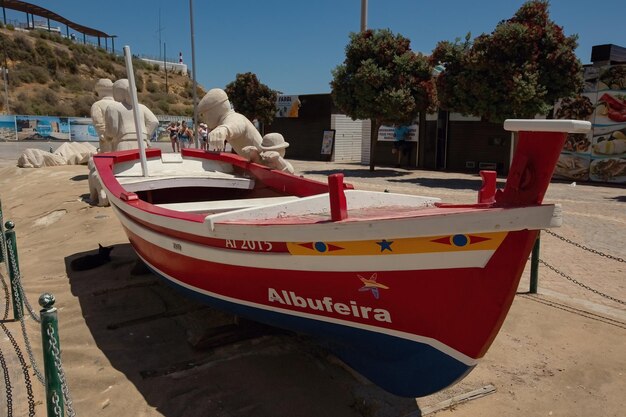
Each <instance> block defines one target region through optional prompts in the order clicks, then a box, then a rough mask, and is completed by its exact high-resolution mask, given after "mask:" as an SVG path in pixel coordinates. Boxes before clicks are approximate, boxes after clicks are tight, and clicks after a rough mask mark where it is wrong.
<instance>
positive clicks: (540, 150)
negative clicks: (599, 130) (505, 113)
mask: <svg viewBox="0 0 626 417" xmlns="http://www.w3.org/2000/svg"><path fill="white" fill-rule="evenodd" d="M504 129H506V130H509V131H517V132H519V140H518V144H517V148H516V149H515V155H514V156H513V162H512V163H511V168H510V169H509V175H508V177H507V180H506V186H505V187H504V190H502V191H498V192H497V193H496V205H498V206H502V207H511V206H513V207H515V206H527V205H535V204H541V202H542V201H543V197H544V195H545V193H546V190H547V189H548V184H550V180H551V178H552V173H553V172H554V168H555V167H556V162H557V161H558V159H559V155H560V154H561V150H562V149H563V144H564V143H565V139H566V137H567V134H568V133H586V132H588V131H589V130H590V129H591V124H590V123H589V122H583V121H580V120H534V119H530V120H506V121H505V122H504Z"/></svg>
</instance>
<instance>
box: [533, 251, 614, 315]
mask: <svg viewBox="0 0 626 417" xmlns="http://www.w3.org/2000/svg"><path fill="white" fill-rule="evenodd" d="M539 262H541V263H542V264H543V265H545V266H546V267H548V269H551V270H553V271H554V272H556V273H557V274H559V275H560V276H562V277H563V278H565V279H566V280H568V281H571V282H573V283H574V284H576V285H578V286H580V287H582V288H584V289H586V290H588V291H591V292H593V293H595V294H598V295H599V296H600V297H604V298H606V299H608V300H611V301H615V302H616V303H620V304H624V305H626V301H622V300H619V299H617V298H615V297H611V296H610V295H607V294H604V293H602V292H600V291H598V290H596V289H594V288H591V287H589V286H588V285H585V284H583V283H582V282H580V281H578V280H576V279H574V278H572V277H570V276H568V275H567V274H565V273H564V272H561V271H559V270H558V269H556V268H555V267H553V266H552V265H550V264H548V263H547V262H546V261H544V260H543V259H539Z"/></svg>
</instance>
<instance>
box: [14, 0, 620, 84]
mask: <svg viewBox="0 0 626 417" xmlns="http://www.w3.org/2000/svg"><path fill="white" fill-rule="evenodd" d="M30 2H31V3H33V4H36V5H39V6H41V7H45V8H47V9H49V10H51V11H53V12H55V13H57V14H59V15H61V16H64V17H65V18H67V19H69V20H72V21H74V22H76V23H79V24H82V25H85V26H89V27H92V28H95V29H99V30H102V31H104V32H106V33H109V34H114V35H117V39H116V40H115V48H116V49H118V50H121V49H122V47H123V46H124V45H129V46H130V47H131V50H132V52H133V53H135V54H146V55H153V56H159V55H160V47H159V45H160V44H159V30H158V29H159V19H160V26H161V31H160V39H161V43H163V42H165V43H166V48H167V56H168V57H171V58H177V57H178V52H182V53H183V59H184V61H185V63H187V64H188V65H189V66H190V67H191V35H190V19H189V1H188V0H178V1H175V0H126V1H120V0H108V1H106V2H104V1H85V0H57V1H54V2H50V1H41V0H38V1H37V0H32V1H30ZM521 4H523V1H510V0H479V1H467V0H446V1H440V2H434V1H432V0H431V1H421V0H369V1H368V5H369V10H368V27H369V28H372V29H382V28H388V29H391V31H393V32H394V33H400V34H402V35H403V36H405V37H407V38H409V39H410V40H411V47H412V49H413V50H414V51H419V52H422V53H425V54H430V52H431V51H432V50H433V48H434V47H435V45H436V44H437V42H438V41H441V40H449V41H454V39H455V38H463V37H464V36H465V34H466V33H467V32H471V33H472V37H475V36H477V35H479V34H481V33H489V32H491V31H492V30H493V29H494V28H495V26H496V24H497V23H498V22H499V21H500V20H503V19H508V18H510V17H511V16H512V15H513V13H515V11H516V10H517V9H518V8H519V6H520V5H521ZM550 4H551V6H550V16H551V18H552V20H553V21H555V22H556V23H557V24H558V25H561V26H563V28H564V31H565V34H566V35H571V34H578V35H579V40H578V42H579V47H578V49H577V50H576V53H577V55H578V57H579V58H580V60H581V61H582V62H583V63H589V62H590V58H591V47H592V46H593V45H599V44H605V43H613V44H617V45H620V46H624V47H626V35H625V33H626V32H625V30H624V28H625V27H626V1H624V0H603V1H597V2H591V1H588V0H587V1H583V0H552V1H551V2H550ZM193 11H194V33H195V51H196V66H197V68H196V75H197V78H198V82H199V83H200V84H202V85H203V86H204V87H206V88H213V87H224V86H225V85H226V84H227V83H229V82H231V81H232V80H234V79H235V76H236V74H237V73H243V72H253V73H255V74H257V76H258V77H259V79H260V80H261V82H262V83H264V84H267V85H268V86H269V87H270V88H273V89H275V90H279V91H282V92H283V93H285V94H317V93H328V92H329V91H330V87H329V82H330V80H331V78H332V75H331V71H332V69H333V68H335V67H336V66H337V65H339V64H341V63H342V62H343V59H344V51H345V47H346V45H347V43H348V40H349V38H348V35H349V33H350V32H357V31H358V30H359V28H360V19H361V1H360V0H313V1H302V0H292V1H291V2H286V1H277V0H262V1H261V0H257V1H254V0H240V1H234V0H230V1H228V0H226V1H224V0H222V1H206V0H205V1H202V0H195V1H194V2H193ZM7 19H18V20H20V21H22V22H25V20H26V17H25V14H24V13H22V12H14V11H9V10H7ZM52 24H53V25H54V22H53V23H52ZM61 31H62V33H65V26H62V28H61ZM71 32H72V31H71V30H70V33H71ZM79 38H80V39H82V35H81V36H80V37H79ZM88 40H91V41H94V42H97V39H94V38H90V39H89V38H88ZM103 45H104V41H103Z"/></svg>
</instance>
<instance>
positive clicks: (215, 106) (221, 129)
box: [198, 88, 293, 174]
mask: <svg viewBox="0 0 626 417" xmlns="http://www.w3.org/2000/svg"><path fill="white" fill-rule="evenodd" d="M198 118H199V120H201V121H204V122H205V123H206V124H207V126H208V128H209V129H211V132H210V133H209V150H211V151H215V150H217V151H222V150H224V146H225V142H226V141H228V143H230V146H232V147H233V149H234V150H235V152H236V153H237V154H238V155H241V156H242V157H244V158H246V159H247V160H249V161H252V162H257V163H261V164H263V165H266V166H268V167H270V168H272V169H278V170H281V171H285V172H289V173H292V174H293V167H292V166H291V164H290V163H289V162H287V161H285V160H284V159H283V157H284V156H285V148H286V147H287V146H289V144H288V143H287V142H285V139H284V138H283V136H282V135H281V134H280V133H268V134H267V135H265V137H261V134H260V133H259V131H258V130H257V129H256V127H255V126H254V125H253V124H252V122H251V121H250V120H248V118H247V117H245V116H244V115H242V114H239V113H237V112H235V111H234V110H233V109H232V108H231V106H230V101H228V96H227V95H226V92H225V91H224V90H222V89H220V88H214V89H211V90H209V92H208V93H206V95H205V96H204V97H203V98H202V100H200V103H199V104H198Z"/></svg>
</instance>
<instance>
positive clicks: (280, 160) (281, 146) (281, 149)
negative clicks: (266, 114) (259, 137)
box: [244, 133, 294, 174]
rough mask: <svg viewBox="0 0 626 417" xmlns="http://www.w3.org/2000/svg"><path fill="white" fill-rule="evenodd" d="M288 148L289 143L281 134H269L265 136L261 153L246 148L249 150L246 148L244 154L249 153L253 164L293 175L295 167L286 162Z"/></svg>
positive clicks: (251, 147)
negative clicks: (256, 163)
mask: <svg viewBox="0 0 626 417" xmlns="http://www.w3.org/2000/svg"><path fill="white" fill-rule="evenodd" d="M288 146H289V143H288V142H285V138H284V137H283V135H281V134H280V133H268V134H267V135H265V136H263V142H261V152H258V151H257V149H256V148H254V147H253V146H249V147H246V148H249V149H246V148H244V152H248V154H249V155H250V156H251V158H250V160H251V161H252V162H258V163H260V164H263V165H265V166H266V167H269V168H272V169H277V170H279V171H283V172H288V173H290V174H293V173H294V170H293V166H292V165H291V164H290V163H289V162H287V161H286V160H285V149H286V148H287V147H288Z"/></svg>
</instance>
